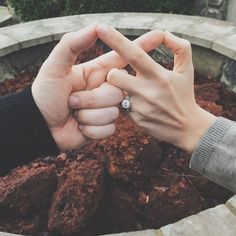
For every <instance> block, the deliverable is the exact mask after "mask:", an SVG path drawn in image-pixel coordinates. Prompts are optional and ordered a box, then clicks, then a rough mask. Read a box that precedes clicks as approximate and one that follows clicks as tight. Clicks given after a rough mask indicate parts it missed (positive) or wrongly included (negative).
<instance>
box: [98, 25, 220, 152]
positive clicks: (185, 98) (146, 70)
mask: <svg viewBox="0 0 236 236" xmlns="http://www.w3.org/2000/svg"><path fill="white" fill-rule="evenodd" d="M104 27H105V29H104ZM97 32H98V36H99V38H100V39H101V40H102V41H103V42H104V43H106V44H107V45H108V46H109V47H111V48H112V49H114V50H115V51H116V52H117V53H118V54H119V55H120V56H121V57H122V58H123V59H124V60H125V61H127V62H128V63H129V64H130V65H131V66H132V67H133V69H134V70H135V71H136V72H137V75H136V77H135V76H131V75H129V74H127V73H124V72H123V71H121V70H118V69H112V70H110V72H109V74H108V75H107V81H108V83H109V84H111V85H114V86H116V87H118V88H121V89H123V90H125V91H127V92H128V93H129V95H130V102H131V112H130V113H129V114H130V116H131V118H132V119H133V120H134V122H135V123H136V124H137V125H139V126H141V127H143V128H144V129H145V130H147V131H148V132H149V133H150V134H151V135H152V136H154V137H156V138H158V139H159V140H162V141H166V142H169V143H172V144H174V145H176V146H178V147H180V148H183V149H184V150H186V151H188V152H193V150H194V149H195V147H196V145H197V143H198V141H199V140H200V138H201V137H202V135H203V134H204V133H205V132H206V130H207V129H208V128H209V126H210V125H211V124H212V123H213V122H214V121H215V120H216V117H215V116H214V115H212V114H210V113H209V112H207V111H205V110H203V109H202V108H200V107H199V106H198V105H197V103H196V101H195V97H194V69H193V63H192V52H191V45H190V43H189V42H188V41H186V40H184V39H180V38H178V37H176V36H174V35H173V34H171V33H169V32H165V33H164V38H163V43H164V45H165V46H166V47H167V48H170V49H171V50H172V51H173V53H174V68H173V71H170V70H167V69H165V68H163V67H162V66H161V65H159V64H157V63H156V62H155V61H154V60H152V59H151V57H149V56H148V55H147V54H146V53H145V52H144V51H143V50H142V49H140V48H139V47H138V46H137V45H135V44H134V43H132V42H131V41H129V40H128V39H127V38H125V37H124V36H123V35H121V34H120V33H119V32H118V31H116V30H115V29H113V28H112V27H109V26H104V25H100V26H98V28H97ZM104 32H106V33H105V34H104Z"/></svg>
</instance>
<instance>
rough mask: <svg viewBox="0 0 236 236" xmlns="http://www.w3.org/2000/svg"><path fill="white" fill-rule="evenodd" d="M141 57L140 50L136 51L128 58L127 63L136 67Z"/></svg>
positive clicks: (141, 52)
mask: <svg viewBox="0 0 236 236" xmlns="http://www.w3.org/2000/svg"><path fill="white" fill-rule="evenodd" d="M142 56H143V51H142V50H141V49H137V50H135V52H133V53H132V54H130V55H129V56H128V61H129V62H130V63H131V64H132V65H136V64H137V63H138V61H139V60H140V58H141V57H142Z"/></svg>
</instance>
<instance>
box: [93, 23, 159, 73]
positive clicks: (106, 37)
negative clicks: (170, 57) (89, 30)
mask: <svg viewBox="0 0 236 236" xmlns="http://www.w3.org/2000/svg"><path fill="white" fill-rule="evenodd" d="M97 34H98V36H99V38H100V39H101V40H102V41H103V42H104V43H106V44H107V45H108V46H109V47H111V48H112V49H114V50H115V51H116V52H117V53H118V54H119V55H120V56H121V57H122V58H123V60H124V61H125V62H126V63H127V64H130V65H131V66H132V67H133V68H134V69H135V70H136V71H137V72H139V73H140V74H143V75H146V76H153V75H154V74H155V76H156V75H157V73H158V71H157V69H159V70H161V66H159V65H158V64H157V63H156V62H155V61H154V60H153V59H152V58H151V57H150V56H149V55H148V54H146V53H145V51H144V50H143V49H141V48H140V47H139V46H137V45H136V44H135V43H133V42H132V41H130V40H129V39H127V38H126V37H125V36H123V35H122V34H121V33H119V32H118V31H117V30H115V29H114V28H112V27H111V26H107V25H104V24H101V25H99V26H98V27H97Z"/></svg>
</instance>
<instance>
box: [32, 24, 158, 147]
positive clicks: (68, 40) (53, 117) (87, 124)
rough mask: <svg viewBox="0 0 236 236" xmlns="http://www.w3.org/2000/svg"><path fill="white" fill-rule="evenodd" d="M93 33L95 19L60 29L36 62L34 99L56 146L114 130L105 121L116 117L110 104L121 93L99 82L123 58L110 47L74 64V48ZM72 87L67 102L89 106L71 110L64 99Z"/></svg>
mask: <svg viewBox="0 0 236 236" xmlns="http://www.w3.org/2000/svg"><path fill="white" fill-rule="evenodd" d="M149 35H150V34H149ZM151 38H152V37H151ZM96 39H97V33H96V25H93V26H89V27H87V28H85V29H83V30H80V31H77V32H72V33H68V34H65V35H64V36H63V38H62V39H61V41H60V42H59V43H58V45H57V46H56V47H55V48H54V50H53V51H52V53H51V54H50V56H49V57H48V59H47V60H46V61H45V62H44V64H43V65H42V67H41V69H40V71H39V73H38V75H37V77H36V79H35V81H34V83H33V85H32V94H33V98H34V100H35V103H36V105H37V106H38V108H39V110H40V112H41V113H42V115H43V117H44V118H45V120H46V122H47V124H48V127H49V130H50V131H51V134H52V136H53V138H54V140H55V142H56V143H57V145H58V147H59V148H60V149H61V150H68V149H74V148H78V147H80V146H81V145H83V144H84V143H85V141H86V137H85V135H84V134H86V135H87V137H90V138H94V139H95V138H105V137H107V136H109V135H111V134H112V133H113V132H114V130H115V128H114V125H113V124H111V123H112V122H113V121H114V119H115V118H116V117H117V115H118V110H117V108H115V107H114V106H115V105H117V104H118V103H120V101H121V100H122V98H123V95H122V92H121V91H120V90H119V89H117V88H115V87H113V86H110V85H107V84H104V85H102V83H103V82H104V81H105V78H106V75H107V72H108V71H109V70H110V69H111V68H113V67H114V66H115V65H117V66H118V67H119V66H121V67H122V66H124V65H125V63H124V62H123V60H122V59H121V58H120V57H119V56H118V55H117V54H116V53H115V52H112V53H108V54H106V55H104V56H103V57H99V58H97V59H96V60H93V61H90V62H87V63H83V64H80V65H74V63H75V60H76V58H77V56H78V54H79V52H81V51H83V50H85V49H88V48H89V47H91V46H92V45H93V44H94V43H95V41H96ZM148 39H149V37H148V36H146V37H141V38H140V39H139V41H138V43H139V45H140V46H142V45H146V41H147V40H148ZM158 41H159V40H155V41H154V40H150V43H149V44H148V46H143V47H144V48H145V50H150V49H149V47H151V49H152V48H155V45H156V44H158ZM157 46H158V45H157ZM101 85H102V86H101ZM84 90H89V91H84ZM74 91H80V92H79V93H76V94H74V95H76V98H78V99H74V98H75V97H74V98H72V99H71V98H70V105H71V106H72V107H74V108H75V107H79V108H80V109H81V108H84V109H87V108H89V110H84V111H81V112H80V111H77V112H75V116H74V115H72V112H71V109H70V107H69V104H68V100H69V97H70V95H71V94H72V92H74ZM83 91H84V92H83ZM99 94H100V95H99ZM111 94H112V96H111ZM97 95H99V98H98V96H97ZM100 98H103V99H100ZM111 98H112V99H111ZM78 100H79V104H78ZM91 108H92V109H91ZM99 108H101V109H99ZM93 109H94V110H93ZM98 109H99V110H98ZM98 117H105V119H98ZM98 121H99V122H100V123H99V122H98ZM82 123H84V124H83V125H81V124H82ZM83 133H84V134H83Z"/></svg>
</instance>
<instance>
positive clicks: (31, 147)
mask: <svg viewBox="0 0 236 236" xmlns="http://www.w3.org/2000/svg"><path fill="white" fill-rule="evenodd" d="M57 153H59V149H58V147H57V145H56V143H55V141H54V139H53V137H52V136H51V133H50V131H49V129H48V127H47V124H46V121H45V120H44V118H43V116H42V115H41V113H40V111H39V110H38V108H37V106H36V104H35V102H34V99H33V96H32V93H31V86H29V87H27V88H26V89H25V90H23V91H21V92H18V93H14V94H11V95H7V96H2V97H0V175H3V174H6V173H7V172H9V171H10V170H11V169H13V168H14V167H16V166H18V165H21V164H25V163H27V162H29V161H31V160H33V159H34V158H36V157H38V156H40V155H53V154H57Z"/></svg>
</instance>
